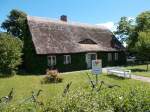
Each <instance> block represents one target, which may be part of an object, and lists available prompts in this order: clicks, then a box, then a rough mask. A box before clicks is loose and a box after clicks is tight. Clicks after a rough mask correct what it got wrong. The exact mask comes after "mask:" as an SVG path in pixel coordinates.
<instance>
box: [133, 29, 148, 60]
mask: <svg viewBox="0 0 150 112" xmlns="http://www.w3.org/2000/svg"><path fill="white" fill-rule="evenodd" d="M136 51H137V52H138V53H139V55H141V57H142V58H145V59H146V60H150V31H147V32H139V34H138V41H137V43H136Z"/></svg>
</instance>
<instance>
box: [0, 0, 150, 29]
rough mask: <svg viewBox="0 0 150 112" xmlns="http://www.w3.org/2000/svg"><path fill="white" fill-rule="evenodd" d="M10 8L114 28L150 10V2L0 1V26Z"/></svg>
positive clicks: (125, 0) (95, 0) (109, 0)
mask: <svg viewBox="0 0 150 112" xmlns="http://www.w3.org/2000/svg"><path fill="white" fill-rule="evenodd" d="M11 9H20V10H22V11H24V12H26V13H27V14H28V15H30V16H41V17H48V18H59V16H60V15H62V14H65V15H67V16H68V19H69V20H70V21H77V22H83V23H90V24H102V25H106V26H108V27H112V25H113V24H114V23H116V22H118V21H119V19H120V17H122V16H127V17H136V16H137V15H138V14H139V13H141V12H143V11H146V10H150V0H0V24H1V22H2V21H4V20H5V19H6V16H7V15H8V14H9V11H10V10H11Z"/></svg>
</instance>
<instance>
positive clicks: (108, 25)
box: [96, 21, 116, 31]
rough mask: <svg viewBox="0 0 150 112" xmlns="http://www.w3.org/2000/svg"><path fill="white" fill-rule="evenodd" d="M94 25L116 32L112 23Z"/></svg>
mask: <svg viewBox="0 0 150 112" xmlns="http://www.w3.org/2000/svg"><path fill="white" fill-rule="evenodd" d="M96 25H98V26H104V27H106V28H108V29H109V30H111V31H115V30H116V26H115V24H114V22H112V21H109V22H105V23H98V24H96Z"/></svg>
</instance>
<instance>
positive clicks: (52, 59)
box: [47, 56, 56, 66]
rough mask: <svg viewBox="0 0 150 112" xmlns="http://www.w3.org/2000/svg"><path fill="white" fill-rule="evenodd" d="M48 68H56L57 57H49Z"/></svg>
mask: <svg viewBox="0 0 150 112" xmlns="http://www.w3.org/2000/svg"><path fill="white" fill-rule="evenodd" d="M47 60H48V66H54V65H56V56H48V57H47Z"/></svg>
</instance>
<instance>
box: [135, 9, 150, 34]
mask: <svg viewBox="0 0 150 112" xmlns="http://www.w3.org/2000/svg"><path fill="white" fill-rule="evenodd" d="M136 23H137V26H136V29H137V31H147V30H149V29H150V11H145V12H142V13H141V14H139V15H138V16H137V18H136Z"/></svg>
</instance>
